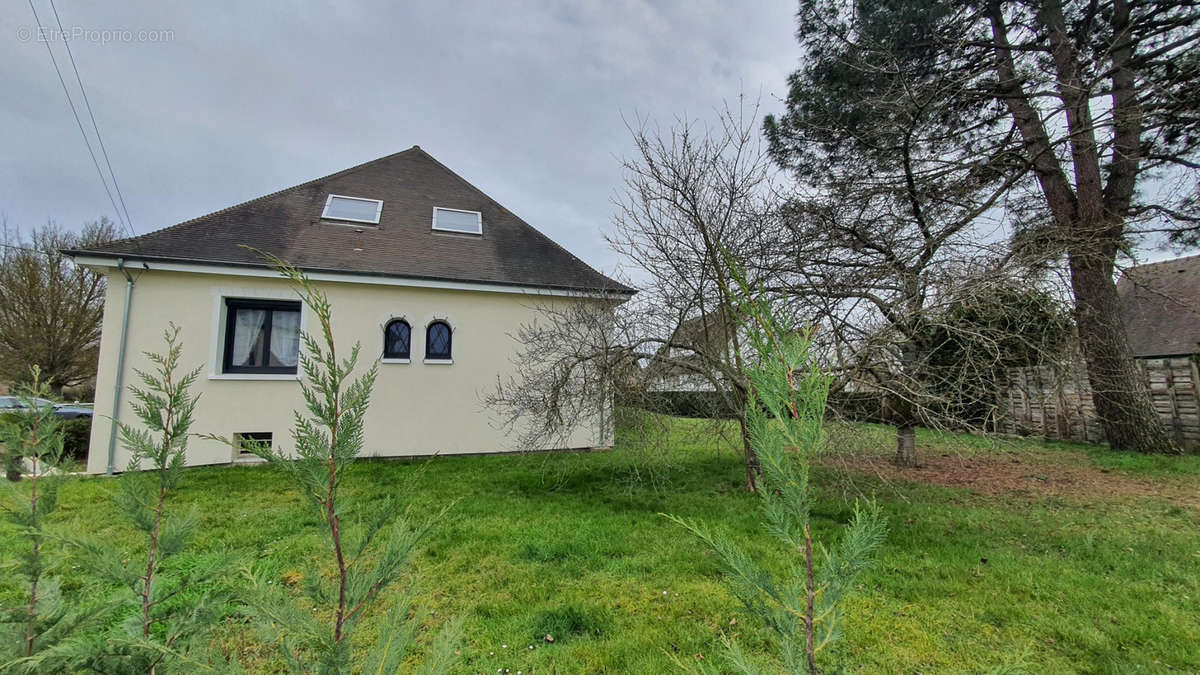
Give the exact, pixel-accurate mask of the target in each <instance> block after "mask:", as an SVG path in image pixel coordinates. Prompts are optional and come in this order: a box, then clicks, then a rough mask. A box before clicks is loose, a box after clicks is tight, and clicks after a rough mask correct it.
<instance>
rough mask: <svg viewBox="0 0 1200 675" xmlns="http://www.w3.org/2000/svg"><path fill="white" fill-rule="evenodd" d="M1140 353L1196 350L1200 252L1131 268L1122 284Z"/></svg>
mask: <svg viewBox="0 0 1200 675" xmlns="http://www.w3.org/2000/svg"><path fill="white" fill-rule="evenodd" d="M1117 293H1118V294H1120V296H1121V317H1122V319H1124V321H1125V333H1126V334H1127V335H1128V336H1129V347H1130V348H1131V349H1132V350H1133V355H1134V356H1137V357H1149V356H1174V355H1184V354H1193V353H1195V352H1196V351H1197V343H1200V255H1194V256H1189V257H1187V258H1176V259H1175V260H1165V261H1163V262H1157V263H1150V264H1148V265H1138V266H1137V267H1131V268H1129V269H1128V270H1126V271H1125V273H1124V274H1122V275H1121V279H1120V280H1119V281H1118V282H1117Z"/></svg>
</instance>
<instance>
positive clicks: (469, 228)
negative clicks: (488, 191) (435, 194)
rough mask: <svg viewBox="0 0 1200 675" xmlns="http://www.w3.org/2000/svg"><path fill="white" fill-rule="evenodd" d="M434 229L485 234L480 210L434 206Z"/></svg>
mask: <svg viewBox="0 0 1200 675" xmlns="http://www.w3.org/2000/svg"><path fill="white" fill-rule="evenodd" d="M433 229H435V230H442V231H443V232H458V233H459V234H483V214H481V213H479V212H478V211H463V210H461V209H447V208H443V207H441V206H435V207H433Z"/></svg>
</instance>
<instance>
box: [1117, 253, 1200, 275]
mask: <svg viewBox="0 0 1200 675" xmlns="http://www.w3.org/2000/svg"><path fill="white" fill-rule="evenodd" d="M1194 258H1200V253H1193V254H1192V255H1183V256H1179V257H1178V258H1167V259H1166V260H1157V261H1155V262H1148V263H1142V264H1140V265H1133V266H1132V267H1126V268H1125V271H1126V272H1129V271H1132V270H1137V269H1142V268H1145V267H1156V266H1158V265H1171V264H1176V263H1180V262H1183V261H1185V260H1192V259H1194Z"/></svg>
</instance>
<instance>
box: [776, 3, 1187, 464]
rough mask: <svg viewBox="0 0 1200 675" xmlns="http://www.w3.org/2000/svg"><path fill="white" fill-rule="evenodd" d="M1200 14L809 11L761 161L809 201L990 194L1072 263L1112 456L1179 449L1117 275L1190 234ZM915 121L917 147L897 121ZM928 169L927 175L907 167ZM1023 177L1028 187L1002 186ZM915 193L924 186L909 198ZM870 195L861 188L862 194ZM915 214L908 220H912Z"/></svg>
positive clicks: (1061, 6)
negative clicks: (830, 191) (894, 189)
mask: <svg viewBox="0 0 1200 675" xmlns="http://www.w3.org/2000/svg"><path fill="white" fill-rule="evenodd" d="M1198 19H1200V10H1198V9H1197V8H1196V7H1195V5H1194V4H1192V3H1189V2H1184V1H1183V0H1178V1H1177V0H1161V1H1157V2H1145V3H1130V2H1128V0H1106V1H1084V0H1044V1H1042V2H1016V1H1002V0H985V1H980V2H971V3H956V2H951V1H950V0H926V1H922V2H907V1H903V0H895V1H888V2H858V1H855V0H840V1H834V2H825V1H822V0H804V1H802V2H801V3H800V10H799V13H798V20H799V21H798V30H797V38H798V40H799V42H800V45H801V48H802V51H803V55H804V61H803V64H804V65H803V66H802V67H801V68H800V69H798V70H797V71H796V72H795V73H793V75H792V77H791V79H790V90H789V94H788V99H787V112H786V113H784V114H783V115H780V116H778V117H769V118H768V119H767V120H766V124H765V131H766V135H767V138H768V140H769V142H770V146H771V151H772V154H773V155H774V156H775V158H776V160H777V161H778V162H779V163H780V164H781V165H782V166H785V167H788V168H790V169H792V170H794V171H795V172H796V174H797V175H798V176H799V177H800V178H802V179H803V180H805V181H808V182H809V183H811V184H815V185H821V184H822V183H823V182H824V179H825V176H826V174H827V173H831V174H833V175H840V176H844V177H845V176H850V175H852V173H853V172H858V173H859V174H860V175H861V176H862V178H863V182H864V184H866V185H867V186H870V185H872V184H877V183H878V182H881V181H882V182H886V183H890V184H894V185H903V184H904V183H905V182H906V181H907V182H909V191H910V192H914V193H915V194H917V196H920V195H921V194H923V193H924V190H916V191H913V190H912V189H911V188H912V185H913V183H912V182H911V181H912V179H913V178H914V177H915V178H922V179H924V181H925V184H926V185H932V186H937V185H943V184H962V183H963V182H964V181H970V180H978V181H981V182H992V183H993V184H995V181H996V180H997V179H998V178H997V177H998V176H1004V177H1005V178H1003V181H1002V182H1001V183H999V185H1001V186H1002V187H1003V194H1004V198H1005V200H1006V205H1007V206H1009V207H1011V208H1012V209H1013V210H1014V211H1016V212H1019V213H1022V214H1024V217H1022V218H1021V219H1020V222H1019V224H1020V225H1021V226H1023V227H1027V228H1037V229H1040V230H1042V231H1043V233H1045V234H1048V235H1049V236H1046V237H1040V238H1039V239H1040V240H1042V241H1051V242H1055V244H1056V245H1057V246H1058V247H1059V248H1058V249H1057V250H1055V251H1052V253H1057V252H1061V253H1063V254H1065V256H1066V259H1067V266H1068V269H1069V272H1070V278H1071V285H1072V289H1073V291H1074V298H1075V311H1074V318H1075V321H1076V324H1077V325H1078V329H1079V334H1080V342H1081V344H1080V346H1081V350H1082V352H1083V355H1084V358H1085V361H1086V363H1087V371H1088V377H1089V379H1090V381H1091V384H1092V389H1093V391H1094V392H1095V394H1094V396H1095V402H1096V409H1097V412H1098V413H1099V416H1100V418H1101V420H1102V423H1103V425H1104V427H1105V431H1106V435H1107V437H1108V439H1109V442H1110V444H1111V445H1112V446H1113V447H1114V448H1119V449H1128V450H1138V451H1143V452H1161V451H1170V450H1173V449H1174V447H1173V445H1172V443H1171V441H1170V439H1169V437H1168V436H1167V434H1166V430H1165V429H1164V427H1163V425H1162V424H1161V423H1159V421H1158V418H1157V416H1156V414H1155V412H1154V409H1153V407H1152V405H1151V403H1150V399H1149V396H1148V393H1147V391H1146V389H1145V385H1144V384H1143V383H1142V382H1141V380H1140V377H1139V376H1138V373H1137V370H1136V368H1135V367H1134V365H1133V360H1132V358H1131V352H1130V350H1129V346H1128V342H1127V340H1126V337H1125V331H1124V326H1123V324H1122V320H1121V316H1120V314H1119V305H1118V302H1117V292H1116V285H1115V280H1114V278H1113V274H1114V267H1115V264H1116V259H1117V256H1118V254H1119V253H1121V252H1122V251H1128V250H1130V247H1131V246H1132V245H1133V244H1134V243H1136V241H1137V239H1138V237H1139V236H1142V235H1147V234H1154V233H1160V234H1161V233H1166V234H1167V235H1168V236H1169V237H1170V238H1173V239H1175V240H1178V241H1194V240H1196V239H1197V236H1196V235H1197V232H1200V201H1198V200H1197V199H1196V197H1195V188H1196V185H1197V175H1198V172H1200V96H1198V95H1197V94H1198V93H1200V56H1197V50H1196V49H1195V48H1194V47H1195V45H1196V43H1197V42H1198V41H1200V30H1198V27H1197V22H1198ZM913 118H919V119H923V120H926V122H927V124H926V125H925V126H924V132H923V133H921V134H919V135H915V136H914V135H912V134H907V133H897V132H898V131H900V132H902V131H903V130H904V129H905V126H906V125H904V124H895V122H897V121H901V122H903V121H904V120H908V119H913ZM912 153H917V154H918V155H919V156H921V157H924V158H926V160H927V161H926V162H925V163H924V166H923V168H922V170H921V171H919V172H916V173H913V172H906V171H904V170H903V164H904V162H905V158H906V157H909V156H911V155H912ZM1016 176H1022V177H1023V179H1022V180H1012V178H1013V177H1016ZM918 184H920V183H918ZM868 189H869V187H868ZM921 204H922V200H921V199H914V200H910V203H909V206H908V208H909V210H910V212H911V215H912V216H913V217H914V218H920V214H919V209H920V206H921Z"/></svg>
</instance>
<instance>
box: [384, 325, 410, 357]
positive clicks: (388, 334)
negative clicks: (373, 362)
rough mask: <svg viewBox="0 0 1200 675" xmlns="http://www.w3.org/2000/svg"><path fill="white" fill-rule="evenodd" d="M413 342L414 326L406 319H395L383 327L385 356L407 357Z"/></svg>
mask: <svg viewBox="0 0 1200 675" xmlns="http://www.w3.org/2000/svg"><path fill="white" fill-rule="evenodd" d="M411 344H412V327H410V326H409V325H408V322H407V321H405V320H404V319H393V320H392V321H389V322H388V324H387V325H386V326H384V328H383V358H385V359H407V358H408V354H409V345H411Z"/></svg>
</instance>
